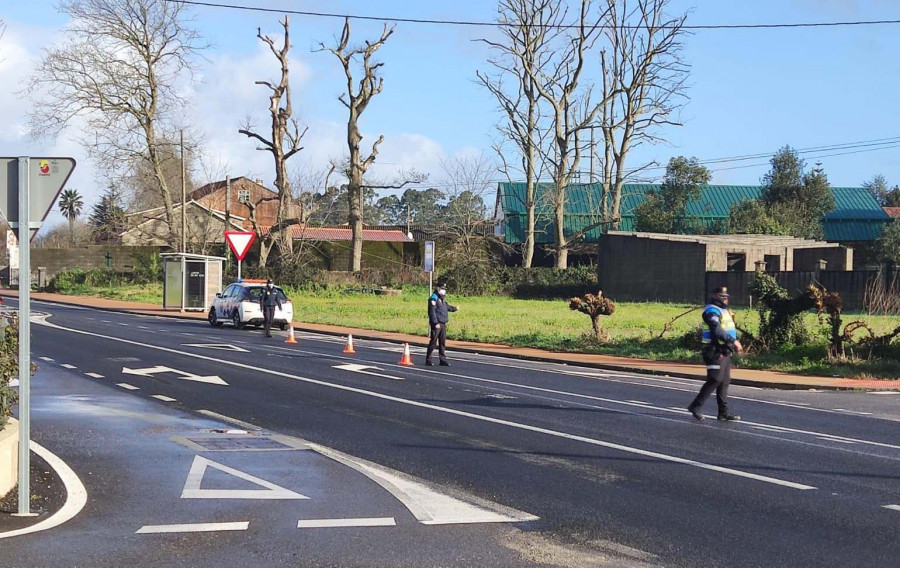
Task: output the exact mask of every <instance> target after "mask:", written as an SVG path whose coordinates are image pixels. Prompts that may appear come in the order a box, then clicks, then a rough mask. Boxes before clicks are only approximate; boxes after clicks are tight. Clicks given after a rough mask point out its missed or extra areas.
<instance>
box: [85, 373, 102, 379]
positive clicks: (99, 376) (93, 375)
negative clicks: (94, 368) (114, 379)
mask: <svg viewBox="0 0 900 568" xmlns="http://www.w3.org/2000/svg"><path fill="white" fill-rule="evenodd" d="M85 375H87V376H89V377H91V378H92V379H102V378H103V375H101V374H99V373H85Z"/></svg>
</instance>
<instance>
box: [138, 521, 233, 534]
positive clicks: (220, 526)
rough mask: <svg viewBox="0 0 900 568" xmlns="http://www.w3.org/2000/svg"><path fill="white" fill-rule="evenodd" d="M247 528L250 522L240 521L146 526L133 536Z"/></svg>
mask: <svg viewBox="0 0 900 568" xmlns="http://www.w3.org/2000/svg"><path fill="white" fill-rule="evenodd" d="M249 526H250V521H241V522H237V523H187V524H183V525H146V526H143V527H141V528H139V529H138V530H136V531H135V533H134V534H164V533H196V532H217V531H245V530H247V528H248V527H249Z"/></svg>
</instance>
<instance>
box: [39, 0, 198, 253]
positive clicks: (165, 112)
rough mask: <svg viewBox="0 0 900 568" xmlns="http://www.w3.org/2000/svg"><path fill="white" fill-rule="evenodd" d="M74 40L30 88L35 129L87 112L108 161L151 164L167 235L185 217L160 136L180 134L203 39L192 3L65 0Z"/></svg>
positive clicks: (56, 51)
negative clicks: (184, 85)
mask: <svg viewBox="0 0 900 568" xmlns="http://www.w3.org/2000/svg"><path fill="white" fill-rule="evenodd" d="M59 7H60V10H61V11H62V12H63V13H65V14H67V15H68V16H69V17H70V18H71V22H70V23H69V25H68V26H67V28H66V39H65V40H64V41H63V43H62V44H61V45H58V46H55V47H52V48H50V49H48V50H47V51H46V52H45V53H44V57H43V58H42V60H41V62H40V63H39V65H38V67H37V69H36V70H35V72H34V74H33V75H32V76H31V77H30V79H29V81H28V83H27V88H26V91H27V93H29V94H30V95H31V96H32V97H33V99H34V108H35V110H34V111H33V113H32V115H31V129H32V131H33V133H34V134H35V135H37V136H41V135H52V136H55V135H57V134H59V133H60V132H61V131H62V130H63V129H65V128H66V127H67V126H68V125H70V124H72V122H73V121H74V120H75V119H76V118H83V119H85V121H86V123H85V125H84V127H83V130H84V132H83V136H82V139H81V142H82V144H83V145H84V146H85V147H86V148H87V149H88V150H89V151H90V152H91V153H92V154H93V155H94V156H95V157H96V158H97V159H98V160H99V161H101V162H102V163H104V164H128V163H131V162H132V161H133V160H135V159H137V160H141V161H143V162H145V163H146V165H147V167H148V169H149V170H150V171H151V172H152V173H153V176H154V178H155V190H156V192H157V193H158V195H159V198H160V201H161V202H162V206H163V207H164V208H165V218H164V220H165V224H166V227H167V228H168V229H169V231H168V235H167V240H168V241H169V242H170V244H176V243H177V242H178V237H179V235H178V234H177V232H176V231H177V229H176V228H177V227H178V222H177V220H176V219H175V218H174V217H175V213H174V205H173V199H172V194H171V191H170V187H169V183H168V180H167V179H166V175H165V173H164V170H163V157H162V156H161V151H160V141H161V140H165V139H166V138H167V137H168V139H173V138H174V137H173V136H171V133H172V132H174V130H176V128H175V126H176V125H175V124H174V123H175V122H176V121H177V120H178V117H179V116H181V115H180V114H179V112H178V111H179V110H180V109H182V108H183V107H184V101H183V100H182V99H181V98H180V97H179V95H178V93H177V90H176V85H177V83H178V82H179V80H180V79H181V78H182V77H183V76H184V74H185V73H190V71H191V69H192V61H193V58H194V56H195V55H196V54H197V52H198V51H199V50H200V49H202V47H203V46H201V45H199V43H198V42H199V36H198V34H197V32H196V31H194V30H193V29H191V28H190V27H189V26H188V25H187V20H186V17H185V13H184V11H185V5H184V4H182V3H180V2H166V1H163V0H62V1H61V2H60V6H59Z"/></svg>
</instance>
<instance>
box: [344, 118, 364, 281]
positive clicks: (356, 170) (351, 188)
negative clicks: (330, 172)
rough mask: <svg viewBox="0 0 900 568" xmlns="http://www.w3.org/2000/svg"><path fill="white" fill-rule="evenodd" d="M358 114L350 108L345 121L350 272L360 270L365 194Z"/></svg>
mask: <svg viewBox="0 0 900 568" xmlns="http://www.w3.org/2000/svg"><path fill="white" fill-rule="evenodd" d="M358 122H359V115H358V114H357V113H356V111H355V110H354V109H352V108H351V109H350V118H349V119H348V121H347V145H348V147H349V149H350V164H349V166H350V167H349V172H348V174H349V175H348V180H347V181H348V184H347V199H348V205H349V215H348V217H347V222H348V224H349V225H350V231H351V233H352V235H353V242H352V244H351V254H350V265H349V267H348V268H349V269H350V272H359V271H360V270H362V247H363V202H364V201H365V195H364V194H363V187H362V184H363V179H362V177H363V172H362V167H363V166H362V163H361V158H360V155H359V144H360V142H361V141H362V134H360V132H359V124H358Z"/></svg>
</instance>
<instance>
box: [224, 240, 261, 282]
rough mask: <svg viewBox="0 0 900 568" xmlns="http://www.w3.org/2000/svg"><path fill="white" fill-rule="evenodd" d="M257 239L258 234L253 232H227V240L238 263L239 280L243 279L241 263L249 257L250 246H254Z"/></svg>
mask: <svg viewBox="0 0 900 568" xmlns="http://www.w3.org/2000/svg"><path fill="white" fill-rule="evenodd" d="M255 239H256V233H254V232H252V231H225V240H226V241H228V246H229V247H230V248H231V252H233V253H234V257H235V258H236V259H237V262H238V270H237V277H238V280H240V279H241V262H242V261H243V260H244V257H245V256H247V252H248V251H249V250H250V245H252V244H253V241H254V240H255Z"/></svg>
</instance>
